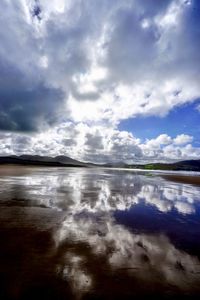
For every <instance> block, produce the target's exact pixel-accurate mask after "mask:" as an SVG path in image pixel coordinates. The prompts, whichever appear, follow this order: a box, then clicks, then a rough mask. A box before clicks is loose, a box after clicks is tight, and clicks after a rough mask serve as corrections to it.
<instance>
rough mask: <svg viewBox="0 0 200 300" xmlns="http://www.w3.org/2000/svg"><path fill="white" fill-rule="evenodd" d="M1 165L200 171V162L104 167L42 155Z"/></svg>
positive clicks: (11, 158)
mask: <svg viewBox="0 0 200 300" xmlns="http://www.w3.org/2000/svg"><path fill="white" fill-rule="evenodd" d="M0 164H15V165H16V164H17V165H39V166H57V167H107V168H127V169H143V170H166V171H169V170H170V171H199V172H200V160H185V161H179V162H175V163H168V164H167V163H149V164H125V163H123V162H118V163H108V164H104V165H98V164H92V163H84V162H81V161H78V160H75V159H72V158H70V157H67V156H64V155H59V156H56V157H49V156H40V155H20V156H16V155H11V156H2V157H0Z"/></svg>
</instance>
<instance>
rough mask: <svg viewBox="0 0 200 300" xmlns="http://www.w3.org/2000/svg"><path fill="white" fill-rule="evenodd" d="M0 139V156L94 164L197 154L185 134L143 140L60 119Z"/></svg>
mask: <svg viewBox="0 0 200 300" xmlns="http://www.w3.org/2000/svg"><path fill="white" fill-rule="evenodd" d="M0 138H1V141H2V142H1V146H0V152H1V154H2V155H11V154H16V155H21V154H27V153H29V154H33V155H35V154H39V155H52V156H57V155H66V156H70V157H72V158H75V159H79V160H83V161H90V162H97V163H106V162H128V163H147V162H152V161H155V162H159V161H161V162H170V161H171V162H173V161H177V160H184V159H198V157H199V156H200V149H199V148H198V147H193V146H192V145H191V144H190V142H191V141H192V136H189V135H186V134H181V135H177V136H176V137H175V138H172V137H170V136H169V135H167V134H161V135H159V136H158V137H156V138H154V139H151V140H146V141H144V142H143V141H141V140H140V139H138V138H136V137H134V136H133V134H132V133H131V132H128V131H120V130H117V129H113V127H105V126H102V125H96V126H94V125H93V126H89V125H87V124H85V123H76V124H75V123H73V122H63V123H61V124H60V125H57V126H54V127H53V128H50V129H46V130H44V131H43V132H40V133H35V134H32V135H30V134H27V133H26V134H25V133H24V134H22V133H5V132H4V133H3V132H2V133H1V136H0Z"/></svg>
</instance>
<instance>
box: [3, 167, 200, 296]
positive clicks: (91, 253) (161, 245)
mask: <svg viewBox="0 0 200 300" xmlns="http://www.w3.org/2000/svg"><path fill="white" fill-rule="evenodd" d="M199 192H200V188H199V187H197V186H192V185H187V184H178V183H174V182H170V181H166V180H164V179H163V178H160V177H158V176H153V177H152V176H151V177H150V176H144V175H142V174H136V173H130V172H125V171H111V170H102V169H73V168H70V169H57V168H53V169H49V168H34V169H31V168H27V173H26V172H25V173H23V174H21V175H20V176H18V175H15V176H11V175H9V176H1V177H0V199H1V208H2V209H5V211H6V212H7V215H9V216H12V218H13V219H15V218H17V220H16V222H15V223H13V224H14V225H13V229H14V228H15V227H16V226H19V227H20V226H22V219H23V226H25V227H26V226H27V228H29V227H30V226H32V225H33V228H34V230H38V231H42V230H43V231H45V230H48V232H49V233H50V234H51V239H52V245H51V253H53V254H51V255H53V257H52V256H51V257H50V258H49V265H52V269H55V276H56V277H57V278H60V280H64V281H66V282H67V283H68V284H69V286H70V289H71V291H72V294H73V297H75V298H81V297H86V298H87V296H88V297H89V295H90V296H91V295H93V296H94V295H99V297H100V298H101V297H102V298H109V295H110V293H112V295H115V296H116V297H118V296H119V295H121V296H123V297H126V296H127V297H128V294H130V295H136V294H137V295H140V294H154V293H158V292H159V293H160V294H165V293H168V292H170V293H172V295H173V294H176V293H200V287H199V283H200V261H199V258H198V255H196V252H195V255H194V253H193V252H192V251H189V250H188V251H186V249H189V244H190V243H191V242H193V247H196V249H197V250H198V249H199V248H200V245H199V242H198V238H200V231H199V230H198V228H199V225H200V219H199V201H200V197H199V195H200V193H199ZM13 208H14V209H15V213H11V209H13ZM9 209H10V210H9ZM22 209H23V214H22ZM149 209H150V212H151V213H149ZM16 212H17V214H16ZM44 212H45V214H47V215H48V214H49V212H51V213H52V214H54V215H56V217H55V220H57V221H52V218H51V221H50V219H47V221H45V220H46V219H45V218H46V217H45V214H44ZM145 213H146V217H144V214H145ZM36 215H37V218H36ZM38 215H39V216H38ZM16 216H17V217H16ZM9 218H11V217H9ZM9 218H8V219H9ZM28 219H29V222H27V220H28ZM2 220H3V218H1V222H2ZM9 220H10V219H9ZM124 220H125V221H124ZM163 220H164V221H163ZM138 221H140V222H141V224H142V225H141V224H140V226H138V224H137V222H138ZM45 222H46V223H45ZM52 222H53V223H52ZM163 222H165V223H163ZM173 222H174V223H173ZM50 223H51V224H50ZM154 223H155V228H154V229H152V227H151V226H154ZM170 223H171V225H170ZM30 224H31V225H30ZM44 224H45V226H47V228H48V229H46V228H45V226H44ZM166 224H168V225H166ZM172 225H173V226H172ZM2 226H3V227H5V226H9V225H8V224H6V217H5V216H4V223H3V222H2ZM10 226H12V225H10ZM170 226H171V227H170ZM180 226H181V227H180ZM181 228H182V229H181ZM191 232H192V234H193V235H194V237H192V238H193V239H192V240H190V236H189V235H190V234H191ZM168 233H169V234H168ZM174 235H175V237H174ZM183 235H184V237H182V236H183ZM191 236H192V235H191ZM181 239H182V240H181ZM179 240H181V241H182V244H183V247H182V244H181V243H180V244H178V246H177V245H176V241H178V242H179ZM24 243H26V241H24ZM52 247H53V248H52ZM198 247H199V248H198ZM52 249H53V250H52ZM199 254H200V253H199ZM199 257H200V255H199ZM22 280H23V279H22ZM119 281H120V284H119ZM105 284H106V287H105ZM117 284H118V287H116V285H117ZM102 287H103V290H102ZM141 287H143V288H142V289H141ZM127 293H128V294H127ZM113 297H114V296H113Z"/></svg>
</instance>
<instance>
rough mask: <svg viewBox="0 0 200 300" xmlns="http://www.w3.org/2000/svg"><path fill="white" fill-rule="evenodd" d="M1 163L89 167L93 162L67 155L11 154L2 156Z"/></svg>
mask: <svg viewBox="0 0 200 300" xmlns="http://www.w3.org/2000/svg"><path fill="white" fill-rule="evenodd" d="M0 164H17V165H40V166H58V167H59V166H60V167H62V166H65V167H66V166H69V167H89V166H90V165H92V164H87V163H83V162H80V161H78V160H75V159H72V158H70V157H67V156H56V157H49V156H40V155H20V156H16V155H11V156H2V157H0Z"/></svg>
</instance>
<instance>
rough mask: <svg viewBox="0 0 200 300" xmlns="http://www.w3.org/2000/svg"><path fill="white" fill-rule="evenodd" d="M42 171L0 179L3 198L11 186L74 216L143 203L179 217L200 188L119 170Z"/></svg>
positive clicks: (195, 199) (187, 211) (190, 210)
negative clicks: (85, 212) (79, 213)
mask: <svg viewBox="0 0 200 300" xmlns="http://www.w3.org/2000/svg"><path fill="white" fill-rule="evenodd" d="M43 172H45V171H43ZM43 172H41V174H40V172H37V171H36V172H32V173H30V174H27V175H26V176H20V177H19V176H16V177H14V176H13V177H9V178H6V177H2V178H0V181H1V182H2V184H1V190H0V194H1V195H2V198H4V196H5V197H7V196H8V194H9V193H10V194H12V195H13V187H15V188H14V189H15V192H16V196H17V188H18V190H19V189H20V188H21V190H23V197H24V198H27V199H28V200H29V201H30V200H32V203H31V204H33V202H34V201H35V204H36V205H41V206H45V207H50V208H55V209H58V210H65V211H71V212H76V213H77V212H81V211H83V210H86V211H87V212H93V213H95V212H99V211H102V212H112V211H116V210H122V211H125V210H129V209H130V208H131V207H132V206H133V205H137V204H140V203H142V202H144V203H145V204H146V205H151V206H154V207H156V208H157V209H158V210H159V211H161V212H163V213H165V212H169V211H171V210H173V209H175V210H177V211H178V212H179V213H180V214H192V213H195V203H198V202H199V191H200V189H199V187H194V186H191V185H186V184H178V183H171V182H168V181H165V180H164V179H162V178H159V177H157V176H156V177H147V176H144V175H138V174H135V173H131V174H130V173H126V172H125V173H120V172H119V171H118V172H117V171H115V172H112V171H108V172H107V174H106V172H105V171H103V170H91V169H90V170H87V169H83V170H80V169H79V170H78V171H74V170H70V171H69V170H68V171H66V170H65V169H60V170H59V169H56V170H54V171H52V170H48V169H46V172H45V174H43ZM122 175H123V176H122ZM5 190H6V194H5V193H4V191H5ZM20 196H21V195H20ZM28 200H27V205H28V204H29V202H28Z"/></svg>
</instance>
